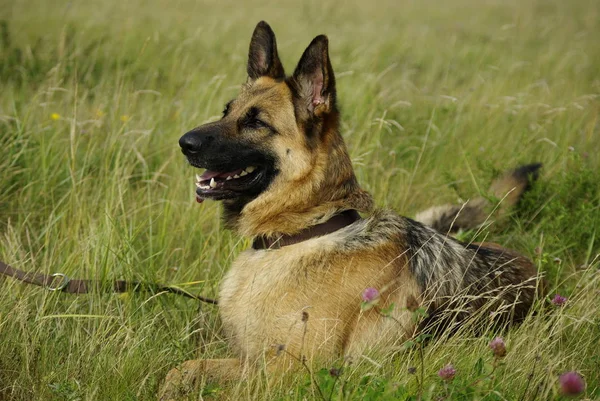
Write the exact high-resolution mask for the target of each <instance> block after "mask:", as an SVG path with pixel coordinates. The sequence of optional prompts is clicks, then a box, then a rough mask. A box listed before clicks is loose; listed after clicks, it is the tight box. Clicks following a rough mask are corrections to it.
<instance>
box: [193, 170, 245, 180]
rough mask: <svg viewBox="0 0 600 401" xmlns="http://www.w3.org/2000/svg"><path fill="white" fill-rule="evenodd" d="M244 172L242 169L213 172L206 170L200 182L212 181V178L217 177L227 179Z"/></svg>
mask: <svg viewBox="0 0 600 401" xmlns="http://www.w3.org/2000/svg"><path fill="white" fill-rule="evenodd" d="M241 172H242V169H238V170H235V171H226V172H223V171H211V170H206V171H205V172H204V173H203V174H202V175H201V176H200V181H206V180H210V179H211V178H216V177H221V178H224V177H227V176H228V175H234V174H240V173H241Z"/></svg>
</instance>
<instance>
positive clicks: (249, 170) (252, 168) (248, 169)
mask: <svg viewBox="0 0 600 401" xmlns="http://www.w3.org/2000/svg"><path fill="white" fill-rule="evenodd" d="M254 170H256V167H254V166H250V167H246V171H247V172H248V173H251V172H253V171H254Z"/></svg>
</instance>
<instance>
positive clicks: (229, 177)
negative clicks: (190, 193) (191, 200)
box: [196, 166, 264, 203]
mask: <svg viewBox="0 0 600 401" xmlns="http://www.w3.org/2000/svg"><path fill="white" fill-rule="evenodd" d="M263 175H264V172H263V170H262V169H260V168H259V167H256V166H248V167H245V168H241V169H236V170H233V171H227V172H222V171H213V170H206V171H205V172H204V173H203V174H202V175H197V174H196V201H197V202H198V203H202V202H203V201H204V200H205V199H207V198H210V199H214V200H223V199H231V198H236V197H239V196H240V195H243V194H244V193H246V192H248V191H250V190H251V189H252V188H253V187H254V186H256V185H257V184H258V183H260V181H261V177H262V176H263Z"/></svg>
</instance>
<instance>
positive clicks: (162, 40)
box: [0, 0, 600, 400]
mask: <svg viewBox="0 0 600 401" xmlns="http://www.w3.org/2000/svg"><path fill="white" fill-rule="evenodd" d="M261 19H264V20H267V21H268V22H269V23H270V24H271V26H272V27H273V29H274V30H275V33H276V34H277V38H278V45H279V51H280V55H281V57H282V60H283V62H284V65H285V66H286V68H287V71H288V72H291V71H292V70H293V68H294V66H295V63H296V62H297V60H298V59H299V57H300V55H301V53H302V51H303V50H304V48H305V47H306V45H307V44H308V43H309V42H310V40H311V39H312V38H313V37H314V36H316V35H318V34H320V33H325V34H327V35H328V36H329V38H330V52H331V58H332V62H333V66H334V69H335V71H336V74H337V86H338V98H339V101H340V104H341V108H342V113H343V124H342V130H343V135H344V137H345V138H346V140H347V142H348V146H349V148H350V152H351V156H352V158H353V162H354V165H355V168H356V170H357V175H358V178H359V180H360V182H361V184H362V185H363V187H364V188H366V189H367V190H369V191H370V192H371V193H373V194H374V196H375V199H376V201H377V203H378V205H380V206H382V207H390V208H393V209H395V210H397V211H398V212H399V213H402V214H404V215H407V216H413V215H414V214H415V213H416V212H417V211H419V210H422V209H425V208H427V207H429V206H432V205H434V204H441V203H445V202H459V201H464V200H466V199H468V198H470V197H474V196H477V195H478V194H480V193H481V192H482V191H485V189H486V187H487V185H488V184H489V182H490V180H491V179H492V177H493V176H494V174H497V173H498V172H499V171H502V170H505V169H508V168H511V167H514V166H517V165H519V164H521V163H528V162H533V161H540V162H543V163H544V169H543V173H542V175H541V177H540V180H539V182H538V184H537V185H536V186H535V187H534V188H533V189H532V191H531V192H530V193H529V194H528V196H527V197H526V199H525V200H524V202H522V204H521V205H520V206H519V207H518V208H517V210H516V211H515V213H514V215H513V216H512V217H511V218H510V219H508V220H507V221H505V222H501V223H498V224H494V225H492V226H491V227H488V228H487V229H486V230H484V233H483V235H485V236H487V238H488V239H489V240H492V241H495V242H501V243H503V244H505V245H507V246H510V247H513V248H514V249H517V250H519V251H521V252H523V253H524V254H526V255H528V256H530V257H531V258H533V259H534V260H535V262H536V263H537V264H538V266H539V268H540V270H541V271H543V272H545V274H546V276H547V277H548V279H549V282H550V288H551V290H550V294H549V296H548V299H550V298H551V297H552V296H553V295H554V294H555V293H559V294H561V295H564V296H566V297H568V301H567V302H566V304H565V305H564V306H562V307H557V306H554V305H552V304H551V303H548V302H544V301H547V300H548V299H547V300H540V302H539V305H538V306H537V308H536V312H537V313H536V315H535V316H533V315H532V316H530V317H529V318H528V319H527V320H526V321H525V322H524V323H523V324H522V325H520V326H519V327H515V328H512V329H511V330H510V331H507V332H503V333H500V334H501V335H502V336H503V337H504V339H505V341H506V344H507V348H508V353H507V355H506V357H505V358H503V359H502V360H501V361H500V362H501V363H500V364H497V362H498V361H496V362H495V361H494V358H493V357H492V353H491V351H490V349H489V348H488V343H489V341H490V339H491V338H493V337H494V336H495V335H497V334H498V333H493V332H489V333H485V334H484V335H483V336H474V335H472V334H469V332H468V331H465V332H464V333H462V334H460V335H457V336H454V337H451V338H440V339H436V340H432V341H430V342H429V343H427V344H426V345H425V346H423V347H422V348H421V347H420V346H419V345H413V346H410V344H408V345H406V347H403V349H400V350H395V352H394V353H393V354H390V355H382V356H381V358H378V359H377V360H373V361H369V360H360V361H355V362H354V363H353V364H352V365H351V366H346V367H345V369H344V370H343V372H342V375H341V376H340V377H339V378H335V377H332V376H331V375H330V374H329V373H328V371H329V369H330V368H332V367H339V365H340V363H341V362H340V361H323V362H322V364H317V365H315V366H312V367H311V369H312V371H313V376H314V377H313V379H314V380H311V377H310V375H309V374H308V373H307V372H302V373H300V374H296V375H294V376H291V377H284V378H283V379H282V380H281V381H277V382H274V383H270V382H268V381H266V380H265V379H264V378H263V377H262V376H260V375H259V376H257V377H252V378H251V379H250V380H249V381H247V382H244V383H236V384H234V385H231V386H230V387H229V388H219V387H216V386H209V387H207V388H205V389H204V390H203V391H201V392H196V393H195V394H193V395H192V396H191V399H201V398H204V399H210V397H214V396H218V395H219V394H220V395H222V396H228V397H230V398H231V399H234V400H238V399H242V400H249V399H285V400H303V399H320V398H323V397H320V395H319V392H322V393H324V395H325V397H324V398H328V399H332V400H340V399H357V400H358V399H367V400H386V399H413V400H416V399H418V398H419V397H420V398H421V399H423V400H442V399H457V400H533V399H537V400H550V399H559V398H560V397H562V396H561V395H560V394H559V387H560V386H559V382H558V375H559V374H560V373H562V372H565V371H571V370H574V371H577V372H579V373H581V374H582V375H583V376H584V377H585V380H586V383H587V389H586V390H585V393H584V394H583V395H581V396H580V397H581V398H588V399H600V350H599V347H598V345H599V344H600V302H599V301H598V300H599V299H600V256H599V254H600V120H599V117H600V46H599V38H600V6H599V4H598V2H597V1H595V0H571V1H556V0H530V1H517V0H507V1H499V0H452V1H448V2H435V1H431V0H425V1H400V2H399V1H391V0H390V1H381V2H364V1H356V2H341V1H340V2H330V1H316V0H313V1H307V2H291V1H283V2H266V1H265V2H252V4H251V3H242V2H234V1H230V0H220V1H216V0H215V1H206V2H197V3H195V2H192V1H188V0H178V1H166V0H148V1H142V0H121V1H117V0H106V1H102V2H100V1H94V2H91V1H90V2H70V1H69V2H67V1H44V0H29V1H24V0H13V1H10V0H8V1H3V2H2V3H1V4H0V21H1V22H0V93H1V96H0V151H1V152H2V153H1V156H0V184H1V185H0V260H2V261H5V262H7V263H10V264H12V265H14V266H15V267H18V268H21V269H24V270H31V271H41V272H46V273H53V272H63V273H66V274H68V275H69V276H72V277H77V278H96V279H103V280H112V279H121V278H123V279H129V280H145V281H150V282H160V283H169V284H177V285H180V286H182V287H184V288H186V289H188V290H190V291H193V292H198V293H202V294H205V295H206V296H210V297H214V296H216V294H217V290H218V285H219V281H220V278H221V277H222V275H223V274H224V272H225V271H226V270H227V268H228V266H229V265H230V263H231V261H232V260H233V259H234V258H235V255H236V254H237V253H238V252H239V251H240V250H241V249H243V248H244V247H246V246H247V245H248V242H247V240H245V239H240V238H238V237H236V236H235V235H234V234H232V233H230V232H228V231H225V230H224V229H223V227H222V223H221V221H220V209H219V206H218V204H216V203H212V202H205V203H203V204H202V205H197V204H196V203H195V202H194V185H193V174H194V171H193V170H192V169H191V168H190V167H189V166H188V165H187V163H186V162H185V160H184V158H183V156H182V155H181V153H180V151H179V148H178V145H177V140H178V138H179V137H180V135H181V134H182V133H184V132H185V131H186V130H188V129H190V128H192V127H194V126H197V125H199V124H201V123H203V122H207V121H209V120H211V119H215V118H217V117H218V116H219V115H220V113H221V110H222V109H223V105H224V104H225V103H226V102H227V101H228V100H230V99H231V98H232V97H234V96H235V94H236V93H237V91H238V88H239V84H241V83H242V82H243V81H244V80H245V63H246V55H247V48H248V43H249V40H250V35H251V33H252V30H253V28H254V26H255V24H256V23H257V22H258V21H259V20H261ZM464 235H465V236H470V235H472V233H465V234H464ZM190 283H191V284H190ZM228 353H229V350H228V349H227V345H226V344H225V342H224V341H223V338H222V337H221V334H220V323H219V320H218V316H217V312H216V309H215V308H214V307H211V306H201V307H199V305H198V303H197V302H195V301H193V300H188V299H183V298H179V297H176V296H173V295H167V294H155V295H152V294H125V295H113V294H104V293H94V294H90V295H81V296H73V295H68V294H60V293H52V292H48V291H45V290H44V289H42V288H39V287H33V286H27V285H24V284H21V283H19V282H15V281H13V280H12V279H8V278H6V279H3V278H0V400H151V399H155V397H156V392H157V389H158V386H159V385H160V382H161V380H162V379H163V378H164V375H165V374H166V372H167V371H168V370H169V369H170V368H172V367H174V366H176V364H177V363H180V362H182V361H184V360H187V359H191V358H196V357H202V358H210V357H224V356H227V355H228ZM421 354H422V357H421ZM448 363H452V364H453V365H454V366H455V368H456V369H457V373H456V377H455V378H454V380H452V381H450V382H443V381H442V380H441V379H440V378H439V377H438V375H437V372H438V370H439V369H440V368H442V367H443V366H445V365H446V364H448ZM496 365H498V366H496ZM411 368H417V373H416V374H411V373H410V372H411V371H413V369H411ZM421 368H422V369H423V371H422V373H421ZM313 381H314V382H316V384H314V383H313Z"/></svg>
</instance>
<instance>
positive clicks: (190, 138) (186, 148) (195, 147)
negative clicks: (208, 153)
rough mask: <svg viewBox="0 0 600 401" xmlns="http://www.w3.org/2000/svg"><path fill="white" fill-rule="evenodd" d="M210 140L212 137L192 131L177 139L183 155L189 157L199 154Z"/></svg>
mask: <svg viewBox="0 0 600 401" xmlns="http://www.w3.org/2000/svg"><path fill="white" fill-rule="evenodd" d="M212 140H213V136H212V135H210V134H207V133H202V132H199V131H197V130H193V131H190V132H188V133H186V134H184V135H183V136H182V137H181V138H179V146H181V151H182V152H183V153H184V154H185V155H191V154H194V153H198V152H200V150H201V148H202V147H205V146H206V145H207V144H208V143H209V142H211V141H212Z"/></svg>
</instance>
